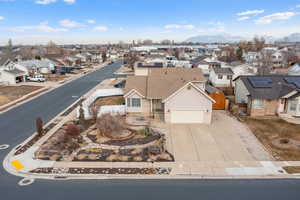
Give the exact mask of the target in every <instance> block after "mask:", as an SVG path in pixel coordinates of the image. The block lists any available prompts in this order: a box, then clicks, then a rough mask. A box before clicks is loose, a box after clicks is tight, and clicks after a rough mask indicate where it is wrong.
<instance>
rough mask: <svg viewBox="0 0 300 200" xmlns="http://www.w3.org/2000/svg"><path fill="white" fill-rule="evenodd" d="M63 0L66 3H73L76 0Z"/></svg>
mask: <svg viewBox="0 0 300 200" xmlns="http://www.w3.org/2000/svg"><path fill="white" fill-rule="evenodd" d="M64 2H66V3H68V4H73V3H75V2H76V0H64Z"/></svg>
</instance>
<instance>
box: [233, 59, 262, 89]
mask: <svg viewBox="0 0 300 200" xmlns="http://www.w3.org/2000/svg"><path fill="white" fill-rule="evenodd" d="M230 68H231V70H232V71H233V76H232V79H236V78H237V77H239V76H250V75H256V74H257V67H255V66H252V65H249V64H240V65H236V66H234V65H232V66H231V67H230ZM232 86H233V87H235V82H234V81H233V82H232Z"/></svg>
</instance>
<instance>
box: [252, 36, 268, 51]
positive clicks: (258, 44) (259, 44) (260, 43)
mask: <svg viewBox="0 0 300 200" xmlns="http://www.w3.org/2000/svg"><path fill="white" fill-rule="evenodd" d="M253 42H254V48H255V51H261V50H262V49H263V48H264V47H265V43H266V40H265V38H263V37H261V38H259V37H254V39H253Z"/></svg>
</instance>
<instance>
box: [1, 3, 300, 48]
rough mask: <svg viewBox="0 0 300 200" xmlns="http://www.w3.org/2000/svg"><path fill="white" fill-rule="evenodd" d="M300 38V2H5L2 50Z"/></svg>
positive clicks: (2, 20) (2, 7)
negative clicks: (10, 46) (9, 45)
mask: <svg viewBox="0 0 300 200" xmlns="http://www.w3.org/2000/svg"><path fill="white" fill-rule="evenodd" d="M293 32H300V0H284V1H283V0H280V1H279V0H278V1H274V0H251V1H250V0H244V1H242V0H226V1H224V0H215V1H211V0H210V1H209V0H106V1H103V0H0V44H4V43H6V42H7V40H8V38H12V39H13V41H14V43H23V44H39V43H46V42H47V41H49V40H53V41H55V42H57V43H94V42H98V43H100V42H117V41H119V40H123V41H131V40H137V39H148V38H149V39H153V40H155V41H159V40H162V39H166V38H168V39H172V40H175V41H182V40H185V39H187V38H188V37H191V36H195V35H206V34H209V35H211V34H224V33H227V34H231V35H242V36H248V37H252V36H253V35H273V36H277V37H280V36H285V35H287V34H290V33H293Z"/></svg>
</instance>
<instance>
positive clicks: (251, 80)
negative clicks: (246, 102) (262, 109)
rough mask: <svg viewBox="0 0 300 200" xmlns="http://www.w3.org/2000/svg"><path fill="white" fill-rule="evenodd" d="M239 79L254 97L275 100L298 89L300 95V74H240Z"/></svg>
mask: <svg viewBox="0 0 300 200" xmlns="http://www.w3.org/2000/svg"><path fill="white" fill-rule="evenodd" d="M237 79H241V80H242V81H243V83H244V85H245V86H246V88H247V90H248V91H249V93H250V96H251V97H252V98H257V99H269V100H273V99H279V98H281V97H283V96H285V95H287V94H289V93H291V92H293V91H298V96H299V94H300V76H288V75H267V76H240V77H238V78H236V79H235V80H237ZM293 97H294V96H293Z"/></svg>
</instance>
